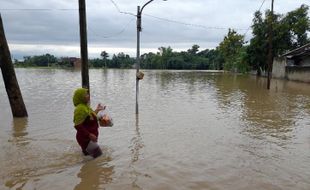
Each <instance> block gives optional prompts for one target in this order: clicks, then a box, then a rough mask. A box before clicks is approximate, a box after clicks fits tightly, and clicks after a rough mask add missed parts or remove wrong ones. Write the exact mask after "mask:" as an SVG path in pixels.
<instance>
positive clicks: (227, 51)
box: [218, 29, 244, 70]
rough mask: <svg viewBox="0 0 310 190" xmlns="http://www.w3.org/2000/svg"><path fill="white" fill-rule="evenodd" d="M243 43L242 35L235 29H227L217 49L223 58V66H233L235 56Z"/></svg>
mask: <svg viewBox="0 0 310 190" xmlns="http://www.w3.org/2000/svg"><path fill="white" fill-rule="evenodd" d="M243 44H244V36H243V35H240V34H238V33H237V32H236V31H234V30H232V29H229V30H228V34H227V36H225V37H224V40H223V41H222V42H221V43H220V45H219V47H218V48H219V51H220V53H221V54H222V55H223V58H224V60H225V64H224V67H225V68H226V69H228V70H230V69H233V68H234V64H235V62H236V59H237V56H238V55H239V52H240V51H241V48H242V46H243Z"/></svg>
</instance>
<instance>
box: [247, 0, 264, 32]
mask: <svg viewBox="0 0 310 190" xmlns="http://www.w3.org/2000/svg"><path fill="white" fill-rule="evenodd" d="M265 2H266V0H263V2H262V4H261V5H260V7H259V9H258V11H261V9H262V7H263V5H264V4H265ZM251 27H252V25H250V26H249V27H248V29H247V30H246V32H245V33H244V34H243V36H244V38H245V36H246V35H247V33H248V32H249V30H250V29H251Z"/></svg>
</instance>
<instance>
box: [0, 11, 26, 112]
mask: <svg viewBox="0 0 310 190" xmlns="http://www.w3.org/2000/svg"><path fill="white" fill-rule="evenodd" d="M0 67H1V71H2V76H3V81H4V85H5V90H6V92H7V95H8V97H9V102H10V106H11V110H12V114H13V116H14V117H27V116H28V114H27V110H26V106H25V104H24V100H23V97H22V94H21V92H20V89H19V85H18V82H17V78H16V75H15V71H14V66H13V63H12V59H11V54H10V50H9V46H8V43H7V41H6V38H5V33H4V27H3V23H2V17H1V15H0Z"/></svg>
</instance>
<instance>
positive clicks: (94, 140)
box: [88, 133, 98, 142]
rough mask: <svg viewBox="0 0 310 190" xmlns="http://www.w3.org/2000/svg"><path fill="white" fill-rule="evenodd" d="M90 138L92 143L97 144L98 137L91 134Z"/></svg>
mask: <svg viewBox="0 0 310 190" xmlns="http://www.w3.org/2000/svg"><path fill="white" fill-rule="evenodd" d="M88 137H89V138H90V140H91V141H93V142H97V140H98V138H97V137H96V135H94V134H92V133H89V135H88Z"/></svg>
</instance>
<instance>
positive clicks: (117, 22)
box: [0, 0, 310, 57]
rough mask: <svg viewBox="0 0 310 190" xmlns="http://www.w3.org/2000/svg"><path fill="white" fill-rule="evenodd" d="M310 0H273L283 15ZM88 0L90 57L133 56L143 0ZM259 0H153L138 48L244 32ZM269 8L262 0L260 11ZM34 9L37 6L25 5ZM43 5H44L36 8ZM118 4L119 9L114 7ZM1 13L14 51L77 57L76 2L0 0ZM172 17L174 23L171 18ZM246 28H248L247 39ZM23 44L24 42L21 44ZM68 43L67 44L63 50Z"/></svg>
mask: <svg viewBox="0 0 310 190" xmlns="http://www.w3.org/2000/svg"><path fill="white" fill-rule="evenodd" d="M309 1H310V0H298V1H296V0H282V1H279V2H277V1H276V2H275V11H276V12H277V13H281V14H285V13H286V12H288V11H291V10H294V9H296V8H298V7H299V6H300V5H301V4H310V3H309ZM114 2H115V4H116V5H117V7H116V6H115V4H113V1H112V0H92V1H86V4H87V25H88V42H89V48H90V51H89V52H90V57H99V53H100V50H101V51H102V50H108V51H111V52H110V53H117V52H121V51H123V52H125V53H129V54H131V55H132V56H134V55H135V48H136V20H135V19H136V18H135V17H134V16H132V15H129V14H121V13H120V12H119V10H121V11H124V12H129V13H132V14H136V10H137V5H143V4H144V3H145V2H146V1H142V0H139V1H133V0H114ZM262 2H263V1H262V0H235V1H231V0H222V1H218V0H184V1H180V0H179V1H176V0H168V1H166V2H163V1H160V0H155V1H154V2H152V3H151V4H149V5H148V6H147V7H145V9H144V10H143V16H142V27H143V31H142V33H141V48H142V53H143V52H147V51H149V50H154V51H156V49H157V48H158V47H160V46H171V47H172V48H173V49H177V50H182V49H184V50H185V49H188V48H190V47H191V45H193V44H198V45H200V46H201V49H204V48H214V47H216V46H217V45H218V44H219V43H220V42H221V41H222V40H223V38H224V36H225V35H226V34H227V31H228V28H234V29H237V31H238V32H239V33H240V34H244V33H245V31H246V29H247V28H249V26H250V25H251V22H252V18H253V14H254V12H255V11H256V10H258V8H259V7H260V5H261V3H262ZM269 7H270V1H268V0H266V1H265V4H264V6H263V7H262V11H264V10H266V9H268V8H269ZM29 9H39V10H29ZM40 9H43V10H40ZM118 9H119V10H118ZM0 12H1V15H2V19H3V22H4V27H5V32H6V36H7V40H8V42H9V45H10V49H11V52H12V54H13V55H22V54H24V55H30V54H39V53H45V52H46V53H53V54H55V55H58V56H65V54H68V56H79V18H78V16H79V15H78V1H72V0H50V1H41V0H31V1H30V0H2V2H1V8H0ZM174 21H176V22H174ZM250 36H251V31H249V32H248V33H247V38H249V37H250ZM23 45H25V46H23ZM66 47H67V49H66Z"/></svg>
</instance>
